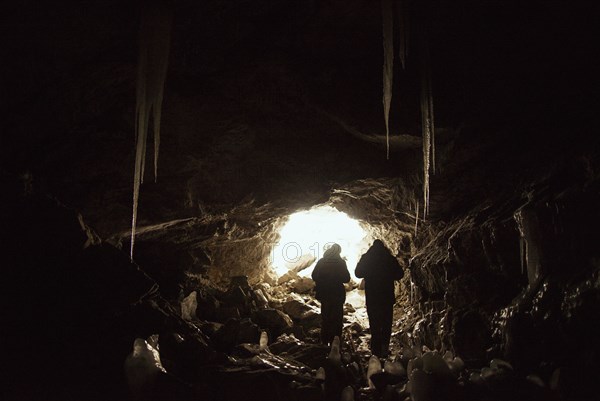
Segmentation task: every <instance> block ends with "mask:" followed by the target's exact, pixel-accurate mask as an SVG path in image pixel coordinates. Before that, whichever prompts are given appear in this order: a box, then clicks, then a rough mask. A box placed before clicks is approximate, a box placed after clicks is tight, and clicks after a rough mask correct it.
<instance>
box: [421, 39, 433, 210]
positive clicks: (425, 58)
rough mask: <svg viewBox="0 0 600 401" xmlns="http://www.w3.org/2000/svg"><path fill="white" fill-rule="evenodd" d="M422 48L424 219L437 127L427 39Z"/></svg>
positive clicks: (427, 207)
mask: <svg viewBox="0 0 600 401" xmlns="http://www.w3.org/2000/svg"><path fill="white" fill-rule="evenodd" d="M422 43H423V44H422V46H421V129H422V132H423V218H425V217H427V213H428V212H429V169H430V167H431V169H432V171H433V173H434V174H435V125H434V118H433V95H432V91H431V68H430V63H429V49H428V47H427V42H426V40H425V38H422Z"/></svg>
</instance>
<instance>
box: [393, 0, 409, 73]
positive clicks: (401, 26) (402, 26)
mask: <svg viewBox="0 0 600 401" xmlns="http://www.w3.org/2000/svg"><path fill="white" fill-rule="evenodd" d="M396 4H397V11H398V18H397V19H398V36H399V40H398V42H399V44H398V57H399V58H400V63H401V64H402V68H404V69H406V56H408V37H409V29H408V27H409V25H408V13H407V12H406V9H405V5H404V2H403V0H398V2H397V3H396Z"/></svg>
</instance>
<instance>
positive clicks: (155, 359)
mask: <svg viewBox="0 0 600 401" xmlns="http://www.w3.org/2000/svg"><path fill="white" fill-rule="evenodd" d="M157 342H158V336H156V335H154V336H151V337H150V338H148V341H146V340H144V339H143V338H136V339H135V341H134V342H133V352H132V353H131V354H129V356H127V358H126V359H125V364H124V370H125V376H126V377H127V383H128V385H129V389H130V390H131V393H132V395H133V397H134V399H142V398H144V396H145V395H147V394H148V392H149V391H151V388H152V385H153V383H154V380H155V379H156V376H157V375H158V374H159V373H160V372H166V371H165V368H163V366H162V363H161V361H160V355H159V353H158V344H157Z"/></svg>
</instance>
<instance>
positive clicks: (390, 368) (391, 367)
mask: <svg viewBox="0 0 600 401" xmlns="http://www.w3.org/2000/svg"><path fill="white" fill-rule="evenodd" d="M383 370H384V371H385V372H387V373H389V374H391V375H394V376H399V377H404V376H406V370H405V369H404V366H402V364H401V363H400V362H392V361H385V362H384V364H383Z"/></svg>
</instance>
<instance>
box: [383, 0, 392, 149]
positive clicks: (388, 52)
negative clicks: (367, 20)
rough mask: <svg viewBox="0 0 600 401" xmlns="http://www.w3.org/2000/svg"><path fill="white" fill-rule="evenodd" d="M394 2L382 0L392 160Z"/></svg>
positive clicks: (386, 112)
mask: <svg viewBox="0 0 600 401" xmlns="http://www.w3.org/2000/svg"><path fill="white" fill-rule="evenodd" d="M393 11H394V10H393V4H392V0H382V2H381V14H382V20H383V114H384V118H385V138H386V157H387V158H388V159H389V158H390V127H389V119H390V105H391V103H392V83H393V77H394V15H393Z"/></svg>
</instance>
